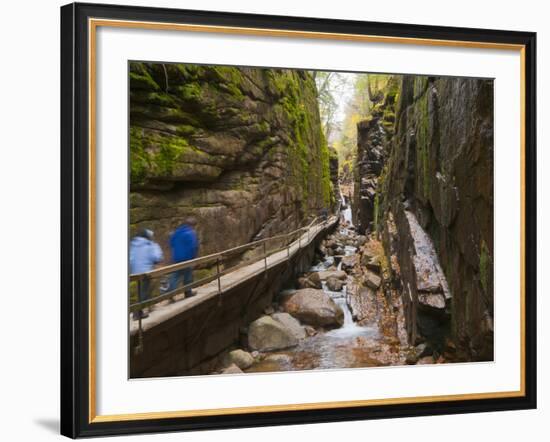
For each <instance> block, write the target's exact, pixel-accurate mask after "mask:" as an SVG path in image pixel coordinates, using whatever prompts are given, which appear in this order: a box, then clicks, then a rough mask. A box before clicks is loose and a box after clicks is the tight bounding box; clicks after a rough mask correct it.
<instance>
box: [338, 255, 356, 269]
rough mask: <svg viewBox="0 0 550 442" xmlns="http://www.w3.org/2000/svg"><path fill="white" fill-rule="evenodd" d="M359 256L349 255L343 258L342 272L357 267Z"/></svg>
mask: <svg viewBox="0 0 550 442" xmlns="http://www.w3.org/2000/svg"><path fill="white" fill-rule="evenodd" d="M356 262H357V255H347V256H344V257H343V258H342V270H351V269H353V268H354V267H355V263H356Z"/></svg>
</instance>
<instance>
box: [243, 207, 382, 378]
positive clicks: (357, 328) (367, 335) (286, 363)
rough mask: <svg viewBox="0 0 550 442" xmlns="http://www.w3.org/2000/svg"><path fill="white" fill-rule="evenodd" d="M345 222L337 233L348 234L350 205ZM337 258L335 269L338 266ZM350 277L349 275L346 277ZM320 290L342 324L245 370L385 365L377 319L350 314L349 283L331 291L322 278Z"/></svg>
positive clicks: (329, 260) (329, 261) (326, 264)
mask: <svg viewBox="0 0 550 442" xmlns="http://www.w3.org/2000/svg"><path fill="white" fill-rule="evenodd" d="M342 213H343V220H344V222H343V223H342V225H341V226H340V234H341V235H342V236H349V235H350V234H351V232H350V230H349V229H348V228H349V227H350V226H352V224H351V216H352V213H351V207H349V206H348V207H347V208H345V209H344V210H343V211H342ZM356 252H357V249H356V248H355V247H352V246H345V247H344V254H345V255H347V256H349V255H353V254H355V253H356ZM334 265H335V259H334V257H333V256H326V257H324V260H323V261H322V262H319V263H317V264H316V265H314V266H313V267H311V269H310V271H311V272H318V271H323V270H327V269H329V268H334ZM341 267H342V263H341V262H339V263H338V266H337V269H338V270H341ZM348 281H349V279H348ZM322 284H323V290H324V291H325V293H327V294H328V295H329V296H330V297H331V298H332V299H333V300H334V302H335V303H336V304H338V305H339V306H340V308H341V309H342V311H343V313H344V324H343V325H342V326H341V327H340V328H336V329H333V330H329V331H319V332H318V333H317V334H316V335H314V336H310V337H307V338H305V339H303V340H301V341H300V342H299V344H298V345H297V346H296V347H294V348H291V349H288V350H283V351H276V352H270V353H269V354H268V355H267V356H266V357H265V358H264V359H263V360H262V361H260V362H258V363H256V364H254V365H253V366H252V367H251V368H250V369H248V370H247V371H248V372H266V371H289V370H311V369H330V368H356V367H372V366H380V365H388V362H384V358H380V357H378V355H379V353H380V351H381V347H382V345H381V343H382V341H383V336H382V334H381V333H380V331H379V327H378V323H377V322H376V321H374V320H373V321H372V323H370V324H366V325H365V324H363V325H358V324H357V323H356V322H355V321H354V319H353V316H352V312H351V310H350V306H349V299H348V287H347V285H344V287H343V289H342V290H341V291H331V290H329V289H328V288H327V285H326V283H325V282H323V283H322Z"/></svg>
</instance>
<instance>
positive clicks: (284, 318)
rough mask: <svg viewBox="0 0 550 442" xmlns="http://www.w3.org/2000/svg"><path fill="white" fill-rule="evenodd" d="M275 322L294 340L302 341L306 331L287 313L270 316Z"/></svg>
mask: <svg viewBox="0 0 550 442" xmlns="http://www.w3.org/2000/svg"><path fill="white" fill-rule="evenodd" d="M272 318H273V319H275V321H277V322H280V323H281V324H282V325H283V326H284V327H285V328H286V329H287V330H288V331H290V333H292V334H293V335H294V337H295V338H296V339H304V338H305V337H306V331H305V329H304V327H303V326H302V325H300V322H299V321H298V320H297V319H296V318H294V317H292V316H291V315H289V314H288V313H274V314H273V316H272Z"/></svg>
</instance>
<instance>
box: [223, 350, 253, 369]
mask: <svg viewBox="0 0 550 442" xmlns="http://www.w3.org/2000/svg"><path fill="white" fill-rule="evenodd" d="M223 362H224V365H226V366H228V367H230V366H231V365H236V366H237V367H239V368H240V369H241V370H245V369H247V368H248V367H250V366H251V365H252V364H253V363H254V357H253V356H252V355H251V354H250V353H248V352H247V351H244V350H241V349H237V350H233V351H230V352H229V353H228V354H227V355H226V356H225V358H224V360H223Z"/></svg>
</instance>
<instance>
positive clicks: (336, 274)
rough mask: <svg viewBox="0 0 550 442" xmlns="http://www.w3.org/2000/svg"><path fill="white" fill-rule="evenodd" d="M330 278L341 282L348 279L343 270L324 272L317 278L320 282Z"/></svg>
mask: <svg viewBox="0 0 550 442" xmlns="http://www.w3.org/2000/svg"><path fill="white" fill-rule="evenodd" d="M331 276H332V277H334V278H337V279H342V280H346V279H347V277H348V275H347V273H346V272H344V271H343V270H326V271H324V272H319V278H320V279H321V281H326V280H327V279H328V278H330V277H331Z"/></svg>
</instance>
